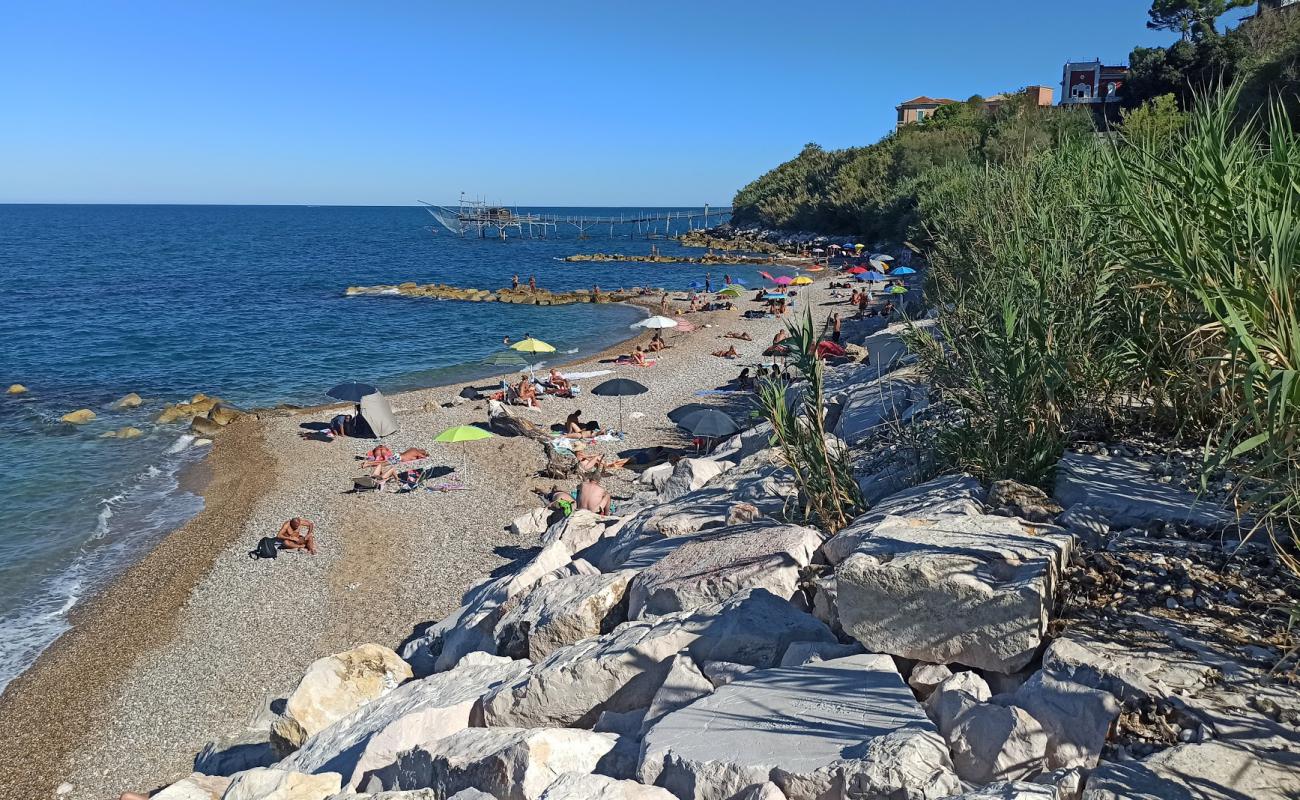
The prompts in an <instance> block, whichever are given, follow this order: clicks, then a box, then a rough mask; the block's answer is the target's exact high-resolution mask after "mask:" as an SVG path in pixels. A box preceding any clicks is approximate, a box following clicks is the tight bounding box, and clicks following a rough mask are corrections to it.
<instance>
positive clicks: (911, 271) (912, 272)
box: [894, 267, 916, 275]
mask: <svg viewBox="0 0 1300 800" xmlns="http://www.w3.org/2000/svg"><path fill="white" fill-rule="evenodd" d="M894 274H895V275H915V274H916V270H914V269H912V268H911V267H899V268H898V269H896V270H894Z"/></svg>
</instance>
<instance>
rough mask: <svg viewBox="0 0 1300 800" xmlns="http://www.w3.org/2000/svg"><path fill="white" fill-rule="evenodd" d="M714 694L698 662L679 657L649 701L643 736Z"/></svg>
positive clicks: (685, 655) (681, 654)
mask: <svg viewBox="0 0 1300 800" xmlns="http://www.w3.org/2000/svg"><path fill="white" fill-rule="evenodd" d="M791 647H794V645H791ZM712 693H713V683H712V682H710V681H709V679H708V678H706V677H704V673H702V672H700V669H699V667H697V666H695V661H694V660H692V659H691V657H690V656H689V655H687V654H685V653H680V654H678V655H677V656H676V657H674V658H673V660H672V665H671V666H669V668H668V674H667V675H666V676H664V682H663V685H661V686H660V687H659V691H657V692H655V696H654V699H653V700H651V701H650V708H649V709H647V710H646V713H645V716H644V719H643V722H642V724H641V730H640V733H641V734H644V733H645V731H647V730H649V729H650V728H652V727H653V726H654V724H655V723H656V722H658V721H659V720H661V719H663V718H664V717H665V716H667V715H668V714H671V713H672V712H674V711H676V710H678V709H679V708H685V707H686V706H688V705H690V704H691V703H694V702H695V701H696V700H699V699H700V698H701V697H705V696H706V695H709V694H712Z"/></svg>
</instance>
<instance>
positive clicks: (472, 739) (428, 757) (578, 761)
mask: <svg viewBox="0 0 1300 800" xmlns="http://www.w3.org/2000/svg"><path fill="white" fill-rule="evenodd" d="M614 745H615V739H614V737H613V736H609V735H607V734H603V733H592V732H591V731H583V730H575V729H572V728H540V729H533V730H525V729H521V728H468V729H466V730H463V731H461V732H459V733H454V734H452V735H451V736H448V737H446V738H444V739H441V740H439V741H438V742H437V743H436V744H434V745H433V746H432V747H429V748H424V747H416V748H414V749H412V750H408V751H406V752H404V753H402V755H401V756H400V757H399V759H398V762H397V765H396V769H395V770H393V771H392V773H391V774H389V775H386V776H385V783H384V786H385V788H397V789H419V788H426V787H427V788H431V789H433V790H434V792H435V794H437V795H438V796H440V797H447V796H449V795H452V794H455V793H456V792H459V791H461V790H464V789H470V788H473V789H478V790H480V791H486V792H488V793H489V794H491V795H492V796H493V797H496V798H498V799H499V800H536V798H539V797H541V795H542V793H543V792H544V791H546V788H547V787H548V786H550V785H551V784H552V783H553V782H554V781H555V779H556V778H558V777H559V776H560V775H562V774H564V773H566V772H578V773H591V772H593V771H594V770H595V769H596V766H597V765H598V764H599V763H600V760H601V759H602V758H603V757H604V756H605V755H606V754H607V753H609V752H610V751H611V750H613V749H614Z"/></svg>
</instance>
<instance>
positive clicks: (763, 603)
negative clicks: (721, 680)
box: [481, 589, 835, 727]
mask: <svg viewBox="0 0 1300 800" xmlns="http://www.w3.org/2000/svg"><path fill="white" fill-rule="evenodd" d="M797 641H821V642H834V641H835V637H834V635H833V634H832V633H831V632H830V630H829V629H827V628H826V626H825V625H823V624H822V623H821V622H819V621H817V620H816V619H814V618H813V617H812V616H811V615H809V614H805V613H803V612H801V611H799V610H798V609H796V608H794V607H793V606H791V605H790V604H789V603H788V602H786V601H784V600H782V599H780V598H778V597H776V596H775V595H773V594H772V593H771V592H767V591H764V590H762V589H753V590H747V591H744V592H741V593H739V594H737V595H735V596H734V597H732V598H730V599H728V600H727V601H726V602H724V603H720V604H717V605H713V606H708V607H705V608H702V609H700V610H699V611H697V612H694V613H691V612H680V613H677V614H669V615H665V616H663V617H658V618H655V619H651V620H638V621H634V622H628V623H626V624H624V625H622V626H620V627H618V628H617V629H615V630H614V631H613V632H611V633H608V634H606V635H604V636H601V637H599V638H596V639H587V640H584V641H581V642H578V643H577V644H573V645H570V646H568V647H562V648H560V649H559V650H556V651H555V652H553V653H551V655H550V656H549V657H547V658H546V660H544V661H542V662H541V663H539V664H537V665H536V666H534V667H533V668H532V669H531V670H530V671H529V672H528V673H527V674H525V675H523V676H522V677H520V678H519V679H518V680H516V681H514V682H513V683H509V684H506V685H503V686H500V687H498V688H496V689H494V690H493V691H492V692H490V693H489V694H488V695H487V696H486V697H484V698H483V701H482V703H481V705H482V716H481V719H482V722H483V723H484V724H486V725H499V726H542V725H576V726H580V727H590V726H591V725H593V724H594V723H595V722H596V720H597V719H598V718H599V716H600V714H601V712H603V711H609V712H615V713H617V712H623V711H633V710H636V709H641V708H646V707H648V706H649V705H650V703H651V701H652V700H653V699H654V695H655V693H656V692H657V691H658V690H659V687H660V686H661V685H662V684H663V681H664V677H665V676H666V675H667V673H668V670H669V669H670V667H671V663H672V661H671V660H672V658H673V656H675V655H677V654H678V653H679V652H681V651H682V650H684V649H685V650H689V652H690V654H691V656H692V657H693V658H694V659H695V661H696V663H704V662H706V661H730V662H734V663H737V664H747V665H750V666H757V667H770V666H773V665H775V664H777V663H778V662H779V661H780V659H781V656H782V655H783V654H784V653H785V650H786V648H787V647H789V645H790V644H791V643H792V642H797Z"/></svg>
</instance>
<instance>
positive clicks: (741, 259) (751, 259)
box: [564, 253, 812, 267]
mask: <svg viewBox="0 0 1300 800" xmlns="http://www.w3.org/2000/svg"><path fill="white" fill-rule="evenodd" d="M564 260H565V261H571V262H579V261H636V262H646V263H651V264H706V265H710V266H726V265H728V264H734V265H737V266H777V267H806V266H809V265H810V264H811V263H812V262H810V261H807V260H795V259H778V258H777V257H776V256H775V255H769V256H738V255H727V254H718V253H706V254H704V255H702V256H664V255H648V256H645V255H637V254H635V253H578V254H576V255H571V256H567V257H565V259H564Z"/></svg>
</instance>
